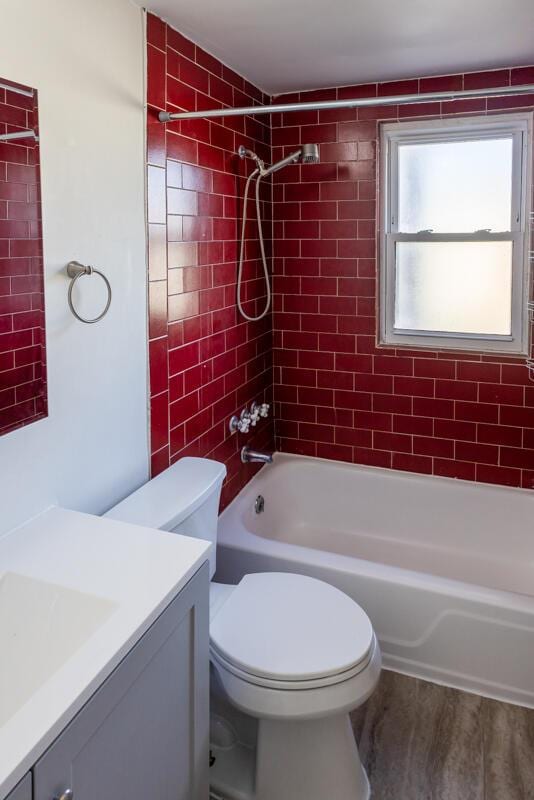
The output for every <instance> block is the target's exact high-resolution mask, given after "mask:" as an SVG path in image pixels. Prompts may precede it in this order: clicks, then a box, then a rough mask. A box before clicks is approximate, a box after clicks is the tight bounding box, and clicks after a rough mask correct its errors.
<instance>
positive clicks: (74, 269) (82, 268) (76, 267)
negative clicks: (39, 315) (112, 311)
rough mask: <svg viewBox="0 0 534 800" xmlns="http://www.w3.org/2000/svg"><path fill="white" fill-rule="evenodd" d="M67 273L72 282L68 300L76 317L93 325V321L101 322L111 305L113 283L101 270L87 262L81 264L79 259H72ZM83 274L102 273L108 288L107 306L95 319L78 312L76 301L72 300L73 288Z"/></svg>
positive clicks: (101, 275)
mask: <svg viewBox="0 0 534 800" xmlns="http://www.w3.org/2000/svg"><path fill="white" fill-rule="evenodd" d="M67 275H68V276H69V278H70V279H71V282H70V284H69V291H68V295H67V300H68V303H69V308H70V310H71V311H72V313H73V314H74V316H75V317H76V319H78V320H80V322H85V323H86V324H87V325H92V324H93V322H99V321H100V320H101V319H102V318H103V317H105V316H106V314H107V313H108V310H109V307H110V305H111V297H112V292H111V285H110V283H109V281H108V279H107V278H106V276H105V275H104V274H103V273H102V272H100V270H98V269H95V268H94V267H91V266H89V265H87V266H86V265H85V264H80V263H79V262H78V261H70V262H69V263H68V264H67ZM82 275H100V277H101V278H102V280H103V281H104V283H105V284H106V288H107V290H108V299H107V303H106V306H105V308H104V310H103V311H102V313H101V314H99V315H98V317H94V319H85V317H82V316H80V314H78V312H77V311H76V309H75V308H74V303H73V302H72V290H73V289H74V284H75V283H76V281H77V280H78V278H81V277H82Z"/></svg>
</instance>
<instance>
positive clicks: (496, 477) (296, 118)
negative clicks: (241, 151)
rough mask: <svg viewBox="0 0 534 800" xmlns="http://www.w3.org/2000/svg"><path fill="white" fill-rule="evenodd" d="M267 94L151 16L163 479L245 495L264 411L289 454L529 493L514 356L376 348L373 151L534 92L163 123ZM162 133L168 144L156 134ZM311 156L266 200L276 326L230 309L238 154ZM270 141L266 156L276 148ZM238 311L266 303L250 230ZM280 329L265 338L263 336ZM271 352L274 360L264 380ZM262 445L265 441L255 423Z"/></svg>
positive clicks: (370, 88)
mask: <svg viewBox="0 0 534 800" xmlns="http://www.w3.org/2000/svg"><path fill="white" fill-rule="evenodd" d="M533 81H534V68H533V67H524V68H515V69H505V70H496V71H490V72H484V73H473V74H466V75H451V76H444V77H437V78H421V79H413V80H408V81H396V82H393V83H383V84H367V85H364V86H353V87H343V88H338V89H327V90H318V91H316V92H304V93H301V94H293V95H287V96H284V97H279V98H276V99H277V101H280V102H283V101H290V100H299V99H302V100H308V99H312V98H315V99H331V98H339V99H342V98H346V97H356V96H362V97H370V96H385V95H390V94H397V93H398V94H403V93H407V92H410V93H413V92H421V94H424V93H425V92H429V91H438V90H442V89H443V90H444V89H462V88H476V87H479V86H483V87H488V86H494V85H503V83H504V84H508V83H511V84H519V83H527V82H533ZM269 101H270V99H269V98H268V97H266V96H264V95H262V93H261V92H259V91H258V90H257V89H255V88H254V87H253V86H251V85H250V84H249V83H248V82H247V81H246V80H244V79H243V78H241V77H240V76H238V75H236V74H235V73H234V72H232V71H231V70H229V69H228V68H227V67H225V66H224V65H223V64H221V63H220V62H219V61H217V60H216V59H214V58H213V57H212V56H210V55H209V54H208V53H206V52H204V51H203V50H201V49H200V48H199V47H198V46H196V45H195V44H193V43H192V42H191V41H189V40H187V39H185V38H184V37H183V36H181V35H180V34H179V33H177V32H176V31H174V30H173V29H172V28H170V27H168V26H167V25H165V23H163V22H162V21H161V20H159V19H158V18H156V17H154V16H152V15H149V16H148V103H149V117H148V186H149V192H148V219H149V306H150V313H149V319H150V331H149V339H150V372H151V440H152V472H153V474H156V473H158V472H159V471H161V470H162V469H164V468H165V467H167V466H168V465H169V463H172V462H173V461H174V460H176V459H177V458H179V457H180V456H182V455H185V454H196V455H203V456H211V457H213V458H218V459H220V460H222V461H224V462H225V463H226V464H227V466H228V469H229V480H228V481H227V485H226V487H225V492H224V501H225V502H228V501H229V500H230V499H231V498H232V497H233V496H234V495H235V493H236V492H237V491H238V490H239V489H240V488H241V487H242V486H243V485H244V483H246V481H247V480H248V479H249V477H250V476H251V474H252V472H253V470H252V469H251V468H250V467H247V468H243V466H242V465H241V463H240V460H239V450H240V447H241V446H242V444H243V441H245V440H250V437H244V438H243V437H238V436H235V435H234V436H230V435H229V434H228V431H227V422H228V419H229V417H230V416H231V415H232V414H233V413H235V412H238V411H240V409H241V408H242V407H243V406H244V405H246V404H248V403H250V402H251V401H252V400H254V399H256V400H259V399H263V398H264V397H265V398H267V399H269V398H270V396H271V391H272V389H271V376H272V377H273V379H274V398H275V418H276V445H277V448H278V449H280V450H284V451H288V452H297V453H305V454H310V455H316V456H320V457H324V458H334V459H341V460H346V461H350V462H355V463H361V464H368V465H374V466H382V467H389V468H394V469H401V470H410V471H415V472H423V473H429V474H435V475H444V476H450V477H458V478H464V479H468V480H478V481H483V482H490V483H500V484H506V485H512V486H523V487H526V488H533V487H534V384H533V383H531V382H530V381H529V378H528V374H527V371H526V369H525V366H524V362H523V361H521V360H520V359H513V358H506V357H499V356H486V355H484V354H476V353H473V354H458V353H455V352H453V351H450V352H446V351H435V352H434V351H427V350H421V351H418V350H405V349H393V348H381V347H377V345H376V334H377V271H376V270H377V233H378V232H377V145H378V129H379V124H380V122H381V121H382V120H388V121H390V120H402V119H405V118H409V117H412V118H413V117H415V116H419V117H428V116H434V117H435V116H443V115H449V114H462V115H464V114H470V113H476V114H480V113H487V112H495V111H497V112H504V111H506V110H508V109H510V110H514V109H519V108H521V109H524V108H532V107H533V106H534V97H532V96H526V97H522V98H507V99H487V100H486V99H482V100H478V99H477V100H459V101H454V102H449V103H443V104H439V103H428V102H424V98H422V101H421V104H418V105H414V106H398V107H397V106H393V107H391V106H390V107H385V106H384V107H382V108H373V109H355V110H348V109H344V110H339V111H311V112H298V113H291V114H284V115H273V116H272V117H270V118H269V117H265V116H261V117H246V118H244V117H233V118H232V117H227V118H223V119H221V120H211V121H208V120H205V119H201V120H194V121H188V122H181V123H179V122H175V123H171V124H168V125H166V126H163V125H161V124H160V123H159V122H157V120H156V113H157V111H158V110H159V109H167V110H178V109H184V110H196V109H202V108H214V107H216V108H218V107H224V106H233V105H250V104H257V103H266V102H269ZM165 129H166V130H165ZM301 142H317V143H319V145H320V151H321V159H320V164H318V165H306V166H298V165H296V166H291V167H289V168H287V169H285V170H283V171H281V172H278V173H276V174H275V176H274V181H273V195H272V201H273V202H272V205H271V197H270V195H269V194H268V187H267V186H266V187H265V191H266V194H265V195H264V198H263V199H264V202H263V215H264V219H265V220H266V222H265V229H266V232H267V234H268V233H269V220H270V218H271V213H273V215H274V223H273V240H274V259H273V273H274V281H273V282H274V313H273V316H272V319H271V318H270V317H267V318H266V319H265V320H263V321H262V322H259V323H246V322H244V321H242V320H240V319H239V318H238V317H237V314H236V305H235V297H236V270H237V265H236V258H237V239H238V235H239V230H238V226H239V223H240V220H241V214H242V198H243V188H244V178H243V176H244V175H246V174H248V172H249V171H250V168H251V165H250V163H242V162H240V160H239V159H238V158H237V157H236V155H235V151H236V149H237V146H238V145H239V144H241V143H244V144H245V145H246V146H247V147H251V148H252V149H254V150H255V151H256V152H258V154H259V155H260V156H261V157H262V158H264V159H265V160H266V161H271V160H272V161H274V160H277V159H278V158H280V157H282V156H283V155H286V154H287V153H288V152H290V151H291V150H292V149H294V148H295V147H296V146H297V145H299V144H300V143H301ZM271 145H272V147H271ZM246 254H247V263H246V271H245V275H246V283H245V297H246V298H247V300H248V301H249V303H250V307H251V308H252V309H256V310H257V309H260V308H261V307H262V305H263V299H264V287H263V284H262V282H261V270H260V261H259V251H258V242H257V232H256V228H255V225H253V224H250V225H249V228H248V229H247V249H246ZM271 326H272V331H273V336H274V341H273V342H271ZM271 357H273V358H274V366H273V368H272V371H271ZM253 433H254V436H253V438H252V441H253V443H254V444H256V445H257V446H258V447H270V446H272V442H271V427H270V426H269V425H268V424H265V423H263V424H262V425H261V427H260V426H259V427H258V429H256V430H255V431H254V432H253Z"/></svg>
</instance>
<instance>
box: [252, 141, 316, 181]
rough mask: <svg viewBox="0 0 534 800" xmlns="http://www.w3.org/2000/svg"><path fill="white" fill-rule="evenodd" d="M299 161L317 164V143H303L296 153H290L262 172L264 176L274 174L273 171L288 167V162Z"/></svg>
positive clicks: (294, 162) (295, 162)
mask: <svg viewBox="0 0 534 800" xmlns="http://www.w3.org/2000/svg"><path fill="white" fill-rule="evenodd" d="M299 161H300V162H301V164H317V163H318V161H319V148H318V146H317V145H316V144H303V145H301V146H300V148H299V149H298V150H295V152H294V153H290V154H289V155H288V156H286V157H285V158H282V159H280V161H277V162H276V164H271V166H270V167H267V168H266V169H265V171H264V172H263V173H262V177H265V176H266V175H272V173H273V172H278V170H279V169H282V167H287V165H288V164H297V163H298V162H299Z"/></svg>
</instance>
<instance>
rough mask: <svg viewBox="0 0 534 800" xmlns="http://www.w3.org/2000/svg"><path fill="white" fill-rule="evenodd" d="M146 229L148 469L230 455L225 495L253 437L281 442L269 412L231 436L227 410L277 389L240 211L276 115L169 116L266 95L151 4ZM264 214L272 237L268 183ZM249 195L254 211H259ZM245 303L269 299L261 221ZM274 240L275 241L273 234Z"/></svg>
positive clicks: (252, 289)
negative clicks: (243, 314)
mask: <svg viewBox="0 0 534 800" xmlns="http://www.w3.org/2000/svg"><path fill="white" fill-rule="evenodd" d="M147 24H148V32H147V38H148V105H149V108H148V153H147V162H148V167H147V169H148V235H149V348H150V353H149V356H150V393H151V398H150V409H151V453H152V474H153V475H155V474H157V473H158V472H160V471H161V470H163V469H165V468H166V467H167V466H169V464H170V463H173V462H174V461H175V460H176V459H178V458H180V457H182V456H184V455H198V456H208V457H211V458H215V459H218V460H220V461H223V462H225V463H226V465H227V468H228V478H227V481H226V484H225V487H224V490H223V503H226V502H228V501H229V500H230V499H231V498H232V497H233V496H234V495H235V494H236V493H237V492H238V491H239V489H240V488H241V487H242V486H243V485H244V484H245V483H246V481H247V480H248V479H249V478H250V477H251V476H252V474H253V473H254V471H255V469H256V468H255V467H254V466H251V465H246V466H244V465H242V464H241V461H240V449H241V447H242V446H243V444H245V442H249V443H251V444H253V445H254V446H257V447H259V448H270V449H272V447H273V446H274V441H273V426H272V422H269V421H265V420H262V421H260V422H259V423H258V425H257V427H256V428H253V429H252V431H251V434H250V435H248V436H246V437H242V436H241V435H237V434H233V435H230V433H229V431H228V421H229V419H230V417H231V416H232V415H233V414H234V413H239V412H240V411H241V409H242V408H243V407H244V406H245V405H250V403H251V402H252V401H253V400H256V401H263V400H268V401H269V400H270V398H271V395H272V361H271V358H272V338H271V336H272V335H271V330H272V321H271V317H270V315H268V316H267V317H266V318H265V319H263V320H262V321H259V322H255V323H248V322H245V321H244V320H242V319H241V318H238V316H237V311H236V274H237V263H236V259H237V238H238V221H240V220H241V213H242V198H243V188H244V180H243V176H244V175H246V174H248V172H249V170H250V162H248V163H246V164H245V163H244V162H242V161H241V160H240V159H239V158H238V156H237V155H236V150H237V147H238V146H239V145H240V144H241V143H243V144H245V145H246V146H247V147H249V148H252V149H253V150H255V151H256V152H257V153H258V155H260V156H261V157H263V158H264V159H265V160H266V161H269V160H270V124H269V119H268V117H267V118H266V117H259V118H254V117H227V118H222V119H220V120H214V121H208V120H205V119H200V120H193V121H187V122H173V123H170V124H167V125H162V124H161V123H160V122H158V121H157V112H158V111H159V110H161V109H165V110H169V111H178V110H185V111H192V110H196V109H202V108H223V107H226V106H228V107H231V106H242V105H253V104H263V103H265V102H268V98H267V97H265V96H264V95H262V93H261V92H260V91H258V90H257V89H256V88H255V87H254V86H252V85H251V84H250V83H248V82H247V81H246V80H244V79H243V78H242V77H241V76H239V75H237V74H236V73H235V72H233V71H232V70H230V69H228V68H227V67H226V66H224V65H223V64H221V63H220V62H219V61H217V60H216V59H214V58H213V57H212V56H210V55H209V54H208V53H206V52H205V51H203V50H201V49H200V48H199V47H197V46H196V45H195V44H193V42H191V41H189V40H188V39H186V38H184V37H183V36H181V34H179V33H177V32H176V31H175V30H173V29H172V28H170V27H169V26H167V25H166V24H165V23H164V22H162V21H161V20H160V19H158V18H157V17H155V16H153V15H151V14H149V15H148V22H147ZM262 201H263V218H264V219H265V231H266V234H267V237H266V238H267V239H268V240H270V231H271V216H272V215H271V207H272V204H271V195H270V185H269V184H268V183H266V184H265V186H264V194H263V197H262ZM252 210H253V207H252V204H251V205H250V213H251V214H252ZM246 239H247V242H246V261H245V270H244V278H245V280H244V286H243V297H244V298H245V299H246V304H245V306H246V310H248V311H249V313H250V312H254V313H257V311H258V310H261V308H262V307H263V302H264V298H265V288H264V285H263V282H262V281H261V266H260V260H259V258H260V253H259V249H258V239H257V231H256V227H255V225H254V224H253V223H251V224H250V225H249V227H248V229H247V236H246ZM267 244H268V246H270V241H268V242H267Z"/></svg>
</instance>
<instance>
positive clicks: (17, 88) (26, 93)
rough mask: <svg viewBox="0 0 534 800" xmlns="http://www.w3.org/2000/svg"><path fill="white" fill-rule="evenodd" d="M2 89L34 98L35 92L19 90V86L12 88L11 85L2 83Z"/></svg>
mask: <svg viewBox="0 0 534 800" xmlns="http://www.w3.org/2000/svg"><path fill="white" fill-rule="evenodd" d="M0 89H6V91H8V92H15V93H16V94H22V95H24V97H33V91H28V89H19V87H18V86H11V85H10V84H9V83H0Z"/></svg>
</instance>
